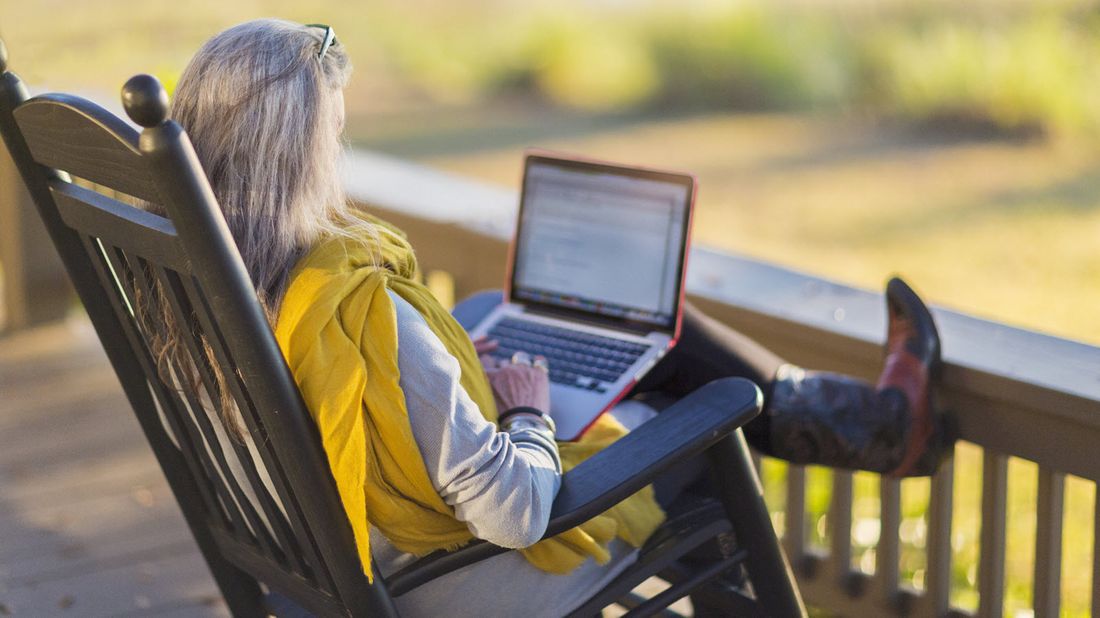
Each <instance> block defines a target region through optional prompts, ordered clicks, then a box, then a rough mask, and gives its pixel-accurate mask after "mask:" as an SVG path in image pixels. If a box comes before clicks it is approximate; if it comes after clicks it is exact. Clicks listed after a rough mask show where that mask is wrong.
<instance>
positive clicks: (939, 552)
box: [925, 461, 955, 616]
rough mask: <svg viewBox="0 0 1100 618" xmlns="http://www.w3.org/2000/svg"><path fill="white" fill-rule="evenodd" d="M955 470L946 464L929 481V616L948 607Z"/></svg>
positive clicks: (941, 614)
mask: <svg viewBox="0 0 1100 618" xmlns="http://www.w3.org/2000/svg"><path fill="white" fill-rule="evenodd" d="M954 486H955V467H954V462H953V461H946V462H944V463H943V464H941V465H940V468H939V470H938V471H937V472H936V474H935V475H934V476H933V477H932V497H931V500H929V503H928V571H927V573H928V579H926V580H925V589H926V591H927V593H926V594H925V602H926V603H928V604H929V605H930V606H931V607H930V611H931V612H932V614H931V615H935V616H944V615H946V614H947V611H948V609H949V608H950V604H951V518H952V502H953V499H954V496H953V492H954Z"/></svg>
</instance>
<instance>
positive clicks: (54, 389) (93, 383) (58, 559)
mask: <svg viewBox="0 0 1100 618" xmlns="http://www.w3.org/2000/svg"><path fill="white" fill-rule="evenodd" d="M147 614H157V615H171V616H224V615H228V611H227V610H226V608H225V606H224V604H223V602H222V599H221V597H220V595H219V593H218V590H217V588H216V586H215V585H214V581H213V579H212V578H211V576H210V573H209V571H208V570H207V568H206V564H205V562H203V559H202V557H201V555H200V554H199V551H198V548H197V547H196V545H195V542H194V541H193V540H192V538H191V533H190V532H189V531H188V529H187V525H186V524H185V523H184V520H183V517H182V516H181V515H180V512H179V508H178V507H177V506H176V503H175V500H174V498H173V497H172V494H171V492H170V491H169V489H168V485H167V483H166V482H165V481H164V477H163V475H162V474H161V471H160V468H159V466H158V465H157V463H156V460H155V459H154V458H153V454H152V451H151V450H150V449H149V447H148V445H147V443H146V442H145V438H144V436H143V435H142V433H141V429H140V428H139V426H138V424H137V421H136V420H135V419H134V416H133V413H132V412H131V410H130V407H129V405H128V404H127V402H126V400H125V398H124V396H123V394H122V389H121V388H120V387H119V385H118V381H117V380H116V379H115V376H114V373H113V372H112V370H111V368H110V365H109V364H108V362H107V359H106V356H105V355H104V353H103V350H102V348H101V347H100V345H99V342H98V340H97V339H96V338H95V334H94V333H93V332H92V329H91V326H90V325H88V324H87V322H84V321H71V322H69V323H65V324H57V325H52V326H48V327H44V328H39V329H35V330H31V331H28V332H23V333H18V334H14V335H9V336H6V337H3V338H0V616H9V615H11V616H36V617H37V616H65V615H70V616H126V615H147Z"/></svg>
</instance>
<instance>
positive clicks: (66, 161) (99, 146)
mask: <svg viewBox="0 0 1100 618" xmlns="http://www.w3.org/2000/svg"><path fill="white" fill-rule="evenodd" d="M14 116H15V121H16V123H17V124H18V125H19V129H20V130H21V131H22V133H23V137H24V138H25V139H26V141H27V146H28V148H29V149H30V151H31V156H32V157H33V158H34V160H35V161H36V162H37V163H39V164H41V165H45V166H47V167H52V168H54V169H57V170H62V171H65V172H68V173H70V174H72V175H73V176H78V177H80V178H84V179H86V180H90V181H92V182H94V183H97V184H101V185H105V186H107V187H110V188H112V189H115V190H117V191H120V192H122V193H126V194H128V195H132V196H134V197H138V198H141V199H143V200H146V201H150V202H160V194H159V193H158V191H157V188H156V182H155V181H154V180H153V177H152V175H151V174H150V173H149V170H148V168H147V166H146V164H145V161H144V160H142V158H141V154H140V153H139V152H138V150H137V139H138V134H137V132H136V131H135V130H134V129H133V128H131V127H130V126H129V125H127V124H126V123H125V122H123V121H121V120H120V119H118V118H117V117H115V116H114V115H113V114H111V113H110V112H108V111H107V110H105V109H103V108H101V107H99V106H97V105H95V104H93V103H90V102H89V101H85V100H83V99H79V98H77V97H72V96H68V95H63V94H47V95H42V96H38V97H35V98H33V99H31V100H29V101H27V102H26V103H24V104H22V105H20V106H19V107H18V108H17V109H16V110H15V112H14Z"/></svg>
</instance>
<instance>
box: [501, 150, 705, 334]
mask: <svg viewBox="0 0 1100 618" xmlns="http://www.w3.org/2000/svg"><path fill="white" fill-rule="evenodd" d="M690 192H691V190H690V188H689V186H688V185H686V184H684V183H683V182H680V183H676V182H668V181H663V180H657V179H653V178H642V177H637V176H630V175H622V174H615V173H610V172H605V171H601V170H598V169H595V170H594V169H585V168H583V167H581V168H577V167H574V166H568V165H566V166H559V165H554V164H553V163H552V162H542V161H539V160H535V161H532V162H530V163H529V164H528V168H527V172H526V176H525V179H524V197H523V205H522V209H521V217H522V220H521V221H520V226H519V236H518V238H517V239H516V256H515V272H514V278H513V286H514V287H513V291H512V294H513V297H515V298H516V299H517V300H529V301H536V302H540V303H545V304H550V305H557V306H561V307H567V308H571V309H579V310H583V311H590V312H595V313H599V314H602V315H605V316H609V317H613V318H621V319H626V320H630V321H640V322H647V323H652V324H657V325H669V324H671V323H672V321H673V318H674V315H675V312H676V303H677V301H678V295H679V283H680V271H681V268H682V262H681V260H682V257H683V248H684V244H685V243H686V230H685V228H686V226H687V224H688V221H687V209H688V207H689V204H690V200H691V195H690Z"/></svg>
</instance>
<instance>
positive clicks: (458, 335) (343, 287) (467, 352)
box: [275, 221, 664, 580]
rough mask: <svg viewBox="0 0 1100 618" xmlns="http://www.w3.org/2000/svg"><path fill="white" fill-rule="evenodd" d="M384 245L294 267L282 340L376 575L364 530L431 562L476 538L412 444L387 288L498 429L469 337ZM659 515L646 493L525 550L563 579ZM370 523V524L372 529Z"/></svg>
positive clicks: (392, 233) (394, 234)
mask: <svg viewBox="0 0 1100 618" xmlns="http://www.w3.org/2000/svg"><path fill="white" fill-rule="evenodd" d="M376 223H377V225H378V229H379V231H380V233H379V237H378V239H377V241H375V240H369V241H358V240H350V239H329V240H327V241H324V242H322V243H320V244H319V245H318V246H316V247H314V248H313V249H312V250H311V251H310V252H309V253H308V254H307V255H306V256H305V257H304V258H302V260H301V261H300V262H299V263H298V264H297V266H296V267H295V268H294V271H293V272H292V273H291V280H290V284H289V287H288V289H287V292H286V295H285V297H284V298H283V302H282V307H281V309H280V311H279V317H278V322H277V325H276V329H275V336H276V339H277V340H278V342H279V346H280V347H281V348H282V351H283V354H284V355H285V356H286V359H287V362H288V363H289V365H290V369H291V371H292V373H293V374H294V378H295V380H296V381H297V383H298V386H299V388H300V389H301V391H302V395H303V397H304V398H305V401H306V404H307V406H308V407H309V410H310V413H311V414H312V415H313V418H314V421H315V422H316V423H317V427H318V429H319V430H320V433H321V440H322V443H323V445H324V449H325V453H326V454H327V455H328V460H329V466H330V467H331V468H332V474H333V476H334V477H335V479H336V485H337V488H338V490H339V493H340V498H341V499H342V501H343V503H344V510H345V511H346V512H347V516H348V519H349V521H350V522H351V527H352V530H353V532H354V534H355V542H356V545H357V546H358V551H359V556H360V558H361V559H362V562H363V568H364V569H365V571H366V573H367V576H368V577H371V578H372V580H373V576H372V574H371V572H370V564H371V562H370V542H369V534H368V533H369V529H370V528H369V526H370V524H373V525H375V526H377V527H378V528H379V530H380V531H381V532H382V534H384V535H385V536H386V538H387V539H389V540H390V541H391V542H392V543H393V544H394V545H395V546H396V547H397V548H398V549H400V550H402V551H405V552H409V553H412V554H416V555H424V554H427V553H430V552H432V551H435V550H438V549H447V550H452V549H456V548H458V547H460V546H462V545H464V544H465V543H467V542H469V541H470V540H471V539H472V538H473V536H472V535H471V534H470V531H469V529H467V527H466V525H465V524H464V523H462V522H460V521H458V520H457V519H455V517H454V511H453V509H452V508H451V507H450V506H449V505H447V504H446V503H445V502H444V501H443V499H442V498H440V497H439V495H438V494H437V493H436V491H435V489H434V488H433V487H432V484H431V481H430V479H429V477H428V472H427V469H426V468H425V466H424V462H423V460H422V459H421V457H420V451H419V450H418V448H417V446H416V442H415V440H414V439H413V433H412V427H411V426H410V424H409V418H408V411H407V410H406V408H405V397H404V393H402V391H401V388H400V387H399V384H398V380H399V377H400V372H399V371H398V367H397V345H398V342H397V325H396V315H395V309H394V306H393V301H392V300H391V298H390V296H389V295H388V294H387V293H386V290H387V289H390V290H392V291H393V292H395V293H396V294H397V295H398V296H400V297H401V298H403V299H405V300H406V301H408V302H409V304H411V305H412V306H413V307H414V308H415V309H416V310H417V311H419V312H420V314H421V315H422V316H424V319H425V320H426V321H427V323H428V325H429V327H430V328H431V329H432V331H433V332H434V333H435V334H436V335H437V336H438V337H439V339H440V340H441V341H442V342H443V344H444V346H445V347H446V348H447V350H448V351H449V352H450V353H451V354H452V355H454V357H455V358H457V359H458V362H459V365H460V366H461V368H462V378H461V384H462V386H463V388H465V389H466V392H467V393H468V394H469V395H470V398H471V399H472V400H473V401H474V402H475V403H477V405H478V406H479V408H480V409H481V412H482V414H483V415H484V416H485V418H486V419H488V420H489V421H492V422H495V421H496V417H497V410H496V406H495V405H494V403H493V394H492V390H491V387H490V386H489V381H488V379H487V378H486V377H485V372H484V371H483V370H482V367H481V364H480V362H479V361H478V358H477V355H476V353H475V352H474V348H473V344H472V343H471V341H470V338H469V336H468V335H467V334H466V332H465V331H464V330H463V329H462V327H461V326H459V324H458V323H457V322H456V321H455V320H454V318H452V317H451V315H450V313H448V312H447V310H445V309H444V308H443V307H442V306H441V305H440V304H439V302H438V301H436V299H435V297H434V296H432V294H431V292H429V291H428V289H427V288H426V287H425V286H424V285H422V284H421V283H420V282H419V272H418V270H417V265H416V258H415V257H414V255H413V252H412V248H411V247H410V246H409V244H408V242H407V241H406V240H405V237H404V235H403V234H402V233H400V232H399V231H397V230H396V229H394V228H391V227H389V226H388V225H386V224H384V223H382V222H380V221H378V222H376ZM625 433H626V430H625V429H624V428H623V427H622V425H620V424H619V423H618V422H617V421H615V420H614V419H613V418H612V417H611V416H609V415H606V414H605V415H603V416H602V417H600V419H599V420H598V421H597V422H596V423H595V424H594V425H593V426H592V427H591V428H590V429H589V430H588V431H587V432H586V433H585V434H584V436H583V437H582V438H581V439H580V440H579V441H576V442H563V443H560V444H559V447H560V453H561V459H562V464H563V467H564V468H565V469H566V470H569V469H570V468H572V467H574V466H576V465H577V464H579V463H580V462H582V461H584V460H585V459H586V458H588V457H590V456H591V455H592V454H594V453H596V452H598V451H600V450H601V449H603V448H605V447H607V445H609V444H611V443H612V442H614V441H615V440H617V439H618V438H619V437H621V436H622V435H623V434H625ZM663 519H664V513H662V512H661V510H660V507H658V506H657V503H656V502H655V501H654V499H653V491H652V488H649V487H646V488H645V489H643V490H642V491H640V492H638V493H637V494H635V495H633V496H631V497H630V498H627V499H626V500H624V501H623V502H621V503H620V504H619V505H617V506H615V507H614V508H612V509H611V510H609V511H607V512H606V513H604V514H603V515H601V516H599V517H596V518H595V519H593V520H591V521H589V522H587V523H585V524H582V525H581V526H579V527H577V528H574V529H572V530H569V531H567V532H564V533H562V534H560V535H558V536H556V537H554V538H552V539H547V540H544V541H541V542H539V543H538V544H536V545H534V546H532V547H529V548H527V549H524V550H522V553H523V556H524V557H525V558H526V559H527V560H528V561H529V562H530V563H531V564H533V565H534V566H536V567H538V568H539V569H542V570H543V571H547V572H550V573H568V572H569V571H571V570H573V569H574V568H576V567H577V566H579V565H580V564H581V563H582V562H583V561H584V560H585V559H586V558H588V557H590V556H591V557H592V558H594V559H595V560H597V561H598V562H600V563H603V562H606V561H607V560H608V558H609V554H608V551H607V543H608V542H609V541H610V540H611V539H612V538H614V537H615V536H618V537H619V538H621V539H623V540H625V541H626V542H628V543H630V544H631V545H633V546H634V547H639V546H640V545H641V544H642V543H644V542H645V540H646V539H647V538H648V537H649V535H650V534H652V532H653V531H654V530H655V529H656V528H657V526H658V525H660V523H661V522H662V521H663ZM368 522H369V523H368Z"/></svg>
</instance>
